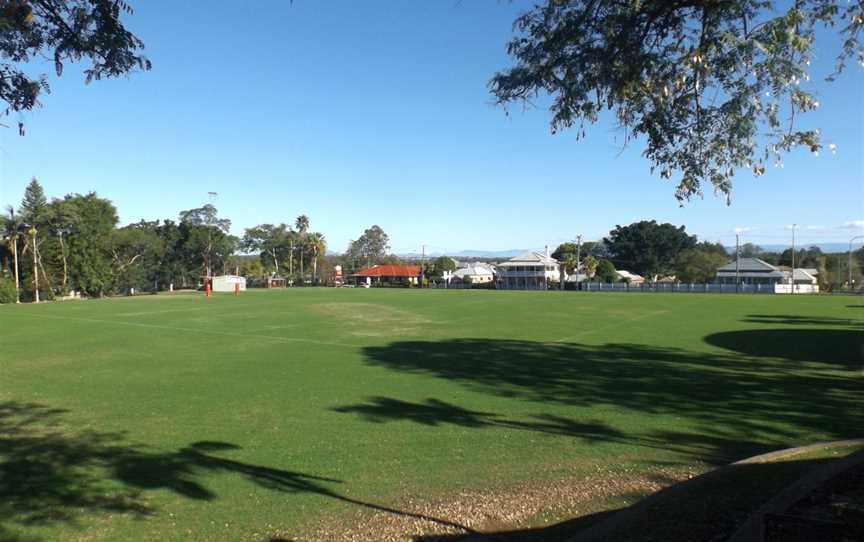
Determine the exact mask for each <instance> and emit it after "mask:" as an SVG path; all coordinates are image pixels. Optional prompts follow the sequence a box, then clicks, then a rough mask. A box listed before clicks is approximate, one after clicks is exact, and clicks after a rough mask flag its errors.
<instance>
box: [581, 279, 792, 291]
mask: <svg viewBox="0 0 864 542" xmlns="http://www.w3.org/2000/svg"><path fill="white" fill-rule="evenodd" d="M579 286H580V288H579V289H580V290H582V291H587V292H658V293H659V292H668V293H677V292H680V293H706V294H707V293H711V294H735V293H739V294H774V293H780V292H776V291H775V289H774V286H775V285H774V284H737V285H736V284H675V283H653V284H652V283H645V284H637V285H632V284H627V283H626V282H607V283H603V282H582V283H580V284H579ZM787 289H788V286H787ZM795 291H796V293H798V292H799V290H798V288H797V287H796V288H795ZM800 291H801V293H804V292H803V290H800Z"/></svg>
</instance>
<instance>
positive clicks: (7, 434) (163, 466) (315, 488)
mask: <svg viewBox="0 0 864 542" xmlns="http://www.w3.org/2000/svg"><path fill="white" fill-rule="evenodd" d="M65 412H66V411H65V410H62V409H55V408H49V407H46V406H44V405H39V404H33V403H19V402H14V401H8V402H3V403H0V539H2V540H9V541H12V540H15V541H25V540H31V539H32V538H28V537H27V536H24V535H15V534H13V532H12V524H17V525H18V526H19V527H20V526H24V527H26V526H31V525H32V526H36V525H49V524H53V523H68V524H72V525H75V524H77V523H78V520H79V516H80V515H82V514H84V513H90V512H107V513H115V514H128V515H132V516H134V517H140V518H143V517H146V516H148V515H150V514H152V513H153V512H154V509H153V508H152V507H151V505H149V504H148V503H147V499H146V493H147V492H148V491H152V490H169V491H172V492H174V493H175V494H177V495H180V496H182V497H185V498H189V499H195V500H205V501H206V500H213V499H216V498H217V497H218V495H216V494H215V493H214V492H213V491H212V490H210V489H209V488H208V487H206V486H205V485H204V484H203V483H201V481H200V478H201V477H203V476H206V475H209V474H211V473H217V472H218V473H226V474H230V475H239V476H243V477H244V478H246V479H247V480H248V481H249V482H251V483H254V484H256V485H258V486H261V487H264V488H267V489H271V490H274V491H281V492H285V493H311V494H315V495H320V496H323V497H327V498H331V499H335V500H338V501H342V502H345V503H349V504H353V505H358V506H362V507H364V508H369V509H373V510H377V511H382V512H388V513H393V514H397V515H401V516H409V517H414V518H418V519H423V520H427V521H432V522H436V523H439V524H441V525H446V526H449V527H455V528H459V529H462V530H464V531H465V532H471V531H470V529H467V528H465V527H463V526H461V525H459V524H456V523H452V522H449V521H446V520H441V519H438V518H434V517H429V516H425V515H420V514H413V513H410V512H406V511H402V510H397V509H393V508H388V507H385V506H380V505H377V504H374V503H370V502H365V501H361V500H357V499H354V498H351V497H348V496H346V495H343V494H342V493H339V492H337V491H336V490H334V489H332V487H330V486H333V485H336V484H340V483H342V482H341V481H340V480H336V479H333V478H327V477H323V476H317V475H313V474H308V473H303V472H298V471H292V470H286V469H277V468H272V467H266V466H262V465H255V464H250V463H244V462H241V461H236V460H233V459H229V458H225V457H222V456H221V455H216V454H222V453H226V452H231V451H236V450H238V449H239V446H236V445H234V444H230V443H227V442H212V441H200V442H195V443H192V444H190V445H189V446H185V447H183V448H180V449H178V450H176V451H169V452H165V451H160V450H155V449H151V448H149V447H147V446H144V445H139V444H130V443H127V442H126V439H125V435H124V434H122V433H107V432H95V431H88V432H82V433H77V434H70V433H68V432H65V431H63V430H62V415H63V414H64V413H65Z"/></svg>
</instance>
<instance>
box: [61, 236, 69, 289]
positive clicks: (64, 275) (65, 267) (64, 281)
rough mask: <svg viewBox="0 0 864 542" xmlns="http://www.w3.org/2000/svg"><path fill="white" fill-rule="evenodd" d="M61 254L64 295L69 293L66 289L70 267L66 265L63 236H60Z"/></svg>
mask: <svg viewBox="0 0 864 542" xmlns="http://www.w3.org/2000/svg"><path fill="white" fill-rule="evenodd" d="M60 254H61V255H62V256H63V295H66V293H67V292H68V291H67V289H66V284H67V278H68V276H69V266H68V264H67V263H66V243H64V242H63V235H62V234H61V235H60Z"/></svg>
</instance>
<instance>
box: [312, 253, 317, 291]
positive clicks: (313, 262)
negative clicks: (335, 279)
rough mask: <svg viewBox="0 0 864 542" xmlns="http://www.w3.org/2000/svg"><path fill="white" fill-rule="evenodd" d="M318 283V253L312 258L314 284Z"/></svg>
mask: <svg viewBox="0 0 864 542" xmlns="http://www.w3.org/2000/svg"><path fill="white" fill-rule="evenodd" d="M317 282H318V253H317V251H316V253H315V254H314V255H313V256H312V283H313V284H316V283H317Z"/></svg>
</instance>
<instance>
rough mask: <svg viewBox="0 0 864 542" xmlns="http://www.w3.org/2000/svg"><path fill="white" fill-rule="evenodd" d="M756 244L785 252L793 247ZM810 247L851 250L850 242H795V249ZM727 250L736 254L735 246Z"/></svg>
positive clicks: (826, 249)
mask: <svg viewBox="0 0 864 542" xmlns="http://www.w3.org/2000/svg"><path fill="white" fill-rule="evenodd" d="M754 244H755V245H759V248H761V249H762V250H764V251H765V252H783V251H784V250H786V249H787V248H791V246H792V245H791V244H787V245H763V244H760V243H754ZM858 246H859V245H857V244H856V245H855V246H853V247H852V248H853V249H856V248H858ZM810 247H819V248H820V249H822V252H846V251H847V250H849V243H795V250H800V249H802V248H810ZM726 251H727V252H728V253H729V254H735V246H734V245H733V246H731V247H726Z"/></svg>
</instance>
